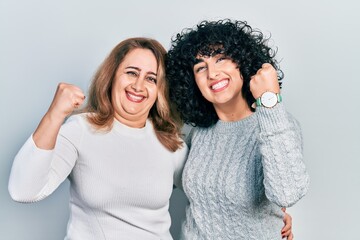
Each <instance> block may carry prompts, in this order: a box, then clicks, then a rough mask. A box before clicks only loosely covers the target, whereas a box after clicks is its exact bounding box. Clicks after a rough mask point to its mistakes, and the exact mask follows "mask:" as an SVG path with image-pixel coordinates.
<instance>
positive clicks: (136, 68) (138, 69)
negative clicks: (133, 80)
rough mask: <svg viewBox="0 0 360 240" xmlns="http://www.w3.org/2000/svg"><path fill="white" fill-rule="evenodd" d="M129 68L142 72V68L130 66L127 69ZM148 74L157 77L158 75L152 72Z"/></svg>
mask: <svg viewBox="0 0 360 240" xmlns="http://www.w3.org/2000/svg"><path fill="white" fill-rule="evenodd" d="M128 68H131V69H135V70H137V71H139V72H141V68H138V67H134V66H128V67H126V68H125V69H128ZM147 74H152V75H155V76H157V74H156V73H154V72H151V71H149V72H147Z"/></svg>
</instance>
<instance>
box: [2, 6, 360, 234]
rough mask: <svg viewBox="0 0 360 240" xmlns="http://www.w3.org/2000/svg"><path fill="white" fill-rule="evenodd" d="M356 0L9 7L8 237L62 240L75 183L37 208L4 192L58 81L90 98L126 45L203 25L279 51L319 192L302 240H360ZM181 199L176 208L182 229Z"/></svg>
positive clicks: (309, 199) (297, 210)
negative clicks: (264, 40) (232, 27)
mask: <svg viewBox="0 0 360 240" xmlns="http://www.w3.org/2000/svg"><path fill="white" fill-rule="evenodd" d="M357 2H358V1H355V0H353V1H349V0H343V1H328V0H327V1H325V0H324V1H321V0H318V1H315V0H302V1H287V0H279V1H255V0H254V1H240V0H236V1H235V0H234V1H230V0H229V1H227V0H223V1H213V0H197V1H190V0H181V1H165V0H164V1H146V0H143V1H141V0H137V1H119V0H116V1H115V0H114V1H105V0H102V1H90V0H62V1H50V0H47V1H45V0H43V1H41V0H0V114H1V115H0V119H1V124H0V239H6V240H43V239H44V240H45V239H46V240H60V239H63V238H64V234H65V229H66V223H67V217H68V209H67V207H68V182H65V183H64V184H62V185H61V186H60V187H59V189H58V190H57V191H55V192H54V193H53V195H51V196H50V197H48V198H47V199H45V200H43V201H41V202H39V203H34V204H20V203H15V202H13V201H12V200H11V199H10V197H9V194H8V191H7V183H8V177H9V173H10V168H11V164H12V161H13V158H14V156H15V154H16V152H17V151H18V149H19V148H20V147H21V145H22V144H23V143H24V141H25V140H26V139H27V138H28V136H29V135H30V134H31V133H32V131H33V130H34V129H35V127H36V126H37V123H38V122H39V121H40V119H41V117H42V115H43V114H44V113H45V111H46V110H47V108H48V106H49V103H50V102H51V100H52V97H53V94H54V91H55V88H56V86H57V84H58V82H61V81H64V82H69V83H73V84H76V85H78V86H80V87H81V88H82V89H83V90H84V91H86V90H87V88H88V85H89V82H90V79H91V77H92V76H93V74H94V72H95V70H96V69H97V67H98V66H99V64H100V63H101V62H102V60H103V59H104V58H105V57H106V56H107V54H108V53H109V52H110V50H111V49H112V48H113V47H114V46H115V45H116V44H117V43H118V42H120V41H121V40H123V39H125V38H128V37H134V36H146V37H152V38H155V39H157V40H159V41H160V42H161V43H162V44H163V45H164V46H165V48H167V49H168V48H169V46H170V38H171V37H172V36H174V35H175V34H176V33H177V32H179V31H181V30H182V29H183V28H185V27H192V26H194V25H195V24H196V23H198V22H199V21H200V20H203V19H211V20H216V19H219V18H232V19H239V20H247V21H248V23H249V24H250V25H252V26H253V27H255V28H259V29H260V30H262V31H263V32H264V33H265V34H266V35H268V34H270V32H271V35H272V39H273V41H272V44H273V45H274V46H277V47H278V48H279V51H278V59H279V60H281V67H282V69H283V71H284V73H285V79H284V81H283V82H284V84H283V100H284V103H285V105H286V107H287V109H288V110H289V111H290V112H291V113H293V115H295V117H296V118H297V119H298V120H299V121H300V123H301V124H302V127H303V133H304V138H305V161H306V165H307V168H308V171H309V173H310V175H311V187H310V190H309V192H308V194H307V196H305V198H303V199H302V200H301V201H300V202H299V203H298V204H297V205H295V206H294V207H292V208H290V209H288V212H290V213H291V214H292V216H293V219H294V225H293V227H294V233H295V239H297V240H312V239H326V240H339V239H360V237H359V233H358V231H359V227H360V220H359V214H360V204H359V201H358V198H359V196H360V194H359V193H360V174H359V169H360V163H359V161H360V159H359V156H360V137H359V134H360V127H359V124H360V117H359V110H360V107H359V102H360V94H359V91H360V79H359V75H360V71H359V69H360V67H359V64H360V62H359V56H360V51H359V49H360V46H359V45H360V17H359V9H360V7H359V4H358V3H357ZM184 203H185V201H184V196H183V195H182V193H181V192H179V191H176V192H175V194H174V195H173V197H172V201H171V209H170V210H171V213H172V215H173V221H174V225H173V227H172V229H171V230H172V232H173V233H174V235H175V238H176V235H177V233H178V231H179V222H180V220H181V218H182V217H183V206H184Z"/></svg>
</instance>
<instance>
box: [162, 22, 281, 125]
mask: <svg viewBox="0 0 360 240" xmlns="http://www.w3.org/2000/svg"><path fill="white" fill-rule="evenodd" d="M269 39H270V37H269V38H265V37H264V35H263V34H262V33H261V32H260V31H259V30H257V29H253V28H252V27H251V26H249V25H248V24H247V22H245V21H232V20H230V19H223V20H219V21H202V22H200V23H199V24H198V25H197V26H196V27H195V28H186V29H184V30H183V31H182V32H181V33H178V34H177V35H176V36H175V37H174V38H173V39H172V41H171V47H170V50H169V51H168V56H167V59H166V73H167V79H168V81H169V88H170V89H169V90H170V99H171V101H173V103H174V104H175V106H176V109H177V111H178V112H179V115H180V117H181V119H182V120H183V122H184V123H187V124H190V125H192V126H199V127H209V126H211V125H213V124H215V123H216V122H217V121H218V119H219V118H218V116H217V114H216V112H215V109H214V106H213V104H212V103H211V102H209V101H207V100H206V99H205V98H204V97H203V96H202V94H201V92H200V90H199V88H198V87H197V85H196V82H195V77H194V72H193V66H194V64H195V63H196V56H198V55H202V56H213V55H215V54H218V53H223V54H224V55H226V56H227V57H229V58H231V59H232V60H233V61H234V62H235V63H236V64H237V66H238V67H239V71H240V73H241V75H242V77H243V81H244V83H243V87H242V94H243V96H244V97H245V99H246V101H247V104H248V105H249V108H250V109H251V110H252V111H255V109H254V108H253V107H252V104H253V103H254V102H255V99H254V97H253V95H252V94H251V92H250V78H251V77H252V76H253V75H255V74H256V72H257V71H258V70H259V69H260V68H261V66H262V64H264V63H270V64H271V65H272V66H273V67H274V68H275V69H276V70H277V72H278V80H279V85H280V86H281V79H282V78H283V72H282V71H281V70H280V68H279V65H278V62H277V61H276V60H275V55H276V50H273V49H271V48H270V47H269V46H267V43H268V40H269Z"/></svg>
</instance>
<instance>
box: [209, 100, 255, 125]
mask: <svg viewBox="0 0 360 240" xmlns="http://www.w3.org/2000/svg"><path fill="white" fill-rule="evenodd" d="M214 108H215V111H216V114H217V115H218V117H219V119H220V120H222V121H224V122H235V121H239V120H241V119H244V118H246V117H248V116H250V115H251V114H252V113H253V112H252V111H251V109H250V107H249V106H248V104H247V102H246V101H245V99H243V98H241V99H240V100H238V101H234V102H227V103H224V104H218V105H215V104H214Z"/></svg>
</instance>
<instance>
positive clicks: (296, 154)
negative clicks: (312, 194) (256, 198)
mask: <svg viewBox="0 0 360 240" xmlns="http://www.w3.org/2000/svg"><path fill="white" fill-rule="evenodd" d="M256 114H257V115H258V120H259V125H260V136H259V140H260V151H261V155H262V165H263V171H264V186H265V194H266V196H267V198H268V199H269V200H270V201H271V202H274V203H275V204H277V205H279V206H280V207H290V206H292V205H294V204H295V203H296V202H297V201H298V200H300V199H301V198H302V197H303V196H304V195H305V194H306V192H307V190H308V187H309V182H310V181H309V175H308V173H307V171H306V167H305V164H304V162H303V142H302V134H301V129H300V125H299V123H298V122H297V121H296V120H295V119H294V118H293V117H292V116H291V115H290V114H288V113H287V112H286V111H285V108H284V106H283V104H282V103H279V104H277V105H276V106H275V107H274V108H270V109H269V108H265V107H258V108H257V109H256Z"/></svg>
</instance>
